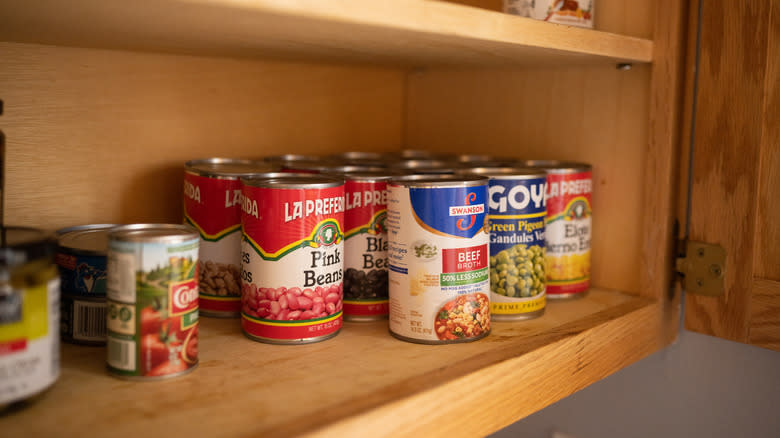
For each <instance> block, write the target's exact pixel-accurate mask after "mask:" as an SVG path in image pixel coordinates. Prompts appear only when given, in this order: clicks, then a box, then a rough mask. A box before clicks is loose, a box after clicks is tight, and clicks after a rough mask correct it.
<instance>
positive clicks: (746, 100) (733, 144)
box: [684, 0, 780, 350]
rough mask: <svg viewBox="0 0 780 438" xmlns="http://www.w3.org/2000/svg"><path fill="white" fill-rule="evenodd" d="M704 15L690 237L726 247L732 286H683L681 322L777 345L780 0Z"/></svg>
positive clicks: (710, 7)
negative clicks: (711, 289) (695, 289)
mask: <svg viewBox="0 0 780 438" xmlns="http://www.w3.org/2000/svg"><path fill="white" fill-rule="evenodd" d="M693 3H696V2H693ZM694 8H695V6H694ZM696 14H697V11H695V10H693V11H692V12H691V16H692V17H693V20H694V21H695V20H696ZM700 17H701V20H700V23H699V25H700V31H701V39H700V59H699V64H698V71H699V72H698V105H697V108H696V109H695V113H694V119H693V120H694V122H695V123H694V126H695V128H694V136H693V151H692V156H693V161H692V166H691V167H690V170H691V175H692V178H691V187H690V190H691V192H690V218H689V221H690V222H689V227H690V228H689V229H690V234H689V238H690V239H691V240H699V241H704V242H709V243H716V244H720V245H721V246H723V247H724V248H725V249H726V251H727V260H726V271H725V286H726V292H725V294H724V295H723V296H720V297H715V298H712V297H705V296H695V295H692V294H687V297H686V301H685V304H686V308H685V327H686V328H688V329H690V330H693V331H697V332H701V333H706V334H711V335H715V336H718V337H722V338H725V339H730V340H734V341H738V342H744V343H750V344H754V345H759V346H762V347H767V348H771V349H774V350H780V245H778V243H780V1H776V0H771V1H765V0H748V1H740V2H734V1H730V0H717V1H708V2H704V8H703V9H702V11H701V15H700ZM690 29H692V30H693V29H695V27H694V26H691V27H690ZM690 38H696V35H695V32H693V31H692V32H691V35H690ZM689 47H694V46H693V45H692V44H689ZM693 58H694V57H693V52H691V56H689V63H688V64H689V65H692V64H691V62H692V60H693ZM689 133H690V130H688V134H689ZM684 135H685V134H684Z"/></svg>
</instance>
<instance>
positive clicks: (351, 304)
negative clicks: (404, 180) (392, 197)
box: [344, 171, 393, 321]
mask: <svg viewBox="0 0 780 438" xmlns="http://www.w3.org/2000/svg"><path fill="white" fill-rule="evenodd" d="M392 176H393V175H392V174H391V173H388V172H386V171H385V172H354V173H347V174H345V175H344V178H345V179H346V183H345V185H344V193H345V204H346V212H345V214H344V221H345V226H344V229H345V232H344V257H345V259H344V319H346V320H347V321H369V320H375V319H384V318H387V314H388V302H389V300H388V292H387V289H388V288H387V228H386V225H385V221H386V219H387V181H388V180H390V178H391V177H392Z"/></svg>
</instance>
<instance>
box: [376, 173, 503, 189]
mask: <svg viewBox="0 0 780 438" xmlns="http://www.w3.org/2000/svg"><path fill="white" fill-rule="evenodd" d="M489 181H490V180H489V178H488V177H486V176H482V175H474V174H470V175H419V174H418V175H404V176H400V177H395V178H392V179H391V180H390V184H391V185H394V186H400V187H477V186H481V185H487V184H488V182H489Z"/></svg>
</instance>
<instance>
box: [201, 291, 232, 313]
mask: <svg viewBox="0 0 780 438" xmlns="http://www.w3.org/2000/svg"><path fill="white" fill-rule="evenodd" d="M198 309H199V310H201V311H206V312H208V311H212V312H229V313H235V314H238V312H240V311H241V297H240V296H239V297H207V296H205V295H201V296H200V301H199V303H198Z"/></svg>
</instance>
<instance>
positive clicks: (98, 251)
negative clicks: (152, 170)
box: [55, 224, 116, 345]
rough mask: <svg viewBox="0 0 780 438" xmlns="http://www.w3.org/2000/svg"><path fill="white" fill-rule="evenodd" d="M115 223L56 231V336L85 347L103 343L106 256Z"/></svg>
mask: <svg viewBox="0 0 780 438" xmlns="http://www.w3.org/2000/svg"><path fill="white" fill-rule="evenodd" d="M115 226H116V225H115V224H93V225H83V226H77V227H70V228H63V229H61V230H58V231H57V235H58V238H57V254H56V256H55V262H56V263H57V266H58V267H59V271H60V280H61V291H62V300H61V307H60V336H61V337H62V339H63V340H64V341H67V342H73V343H77V344H86V345H103V344H105V343H106V277H107V275H106V253H107V252H108V232H109V231H110V230H111V229H112V228H114V227H115Z"/></svg>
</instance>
